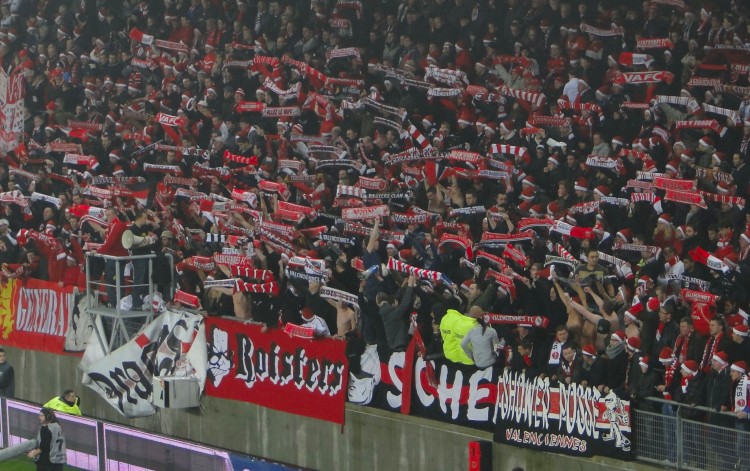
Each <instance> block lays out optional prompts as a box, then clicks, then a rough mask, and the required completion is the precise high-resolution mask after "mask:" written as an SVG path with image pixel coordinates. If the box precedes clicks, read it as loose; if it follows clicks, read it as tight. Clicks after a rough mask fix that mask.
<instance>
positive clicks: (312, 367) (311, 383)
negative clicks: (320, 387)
mask: <svg viewBox="0 0 750 471" xmlns="http://www.w3.org/2000/svg"><path fill="white" fill-rule="evenodd" d="M319 377H320V363H319V362H318V360H315V359H312V360H311V361H310V363H309V364H308V368H307V371H305V387H306V388H307V390H308V391H310V392H314V391H315V388H316V385H317V383H318V380H319Z"/></svg>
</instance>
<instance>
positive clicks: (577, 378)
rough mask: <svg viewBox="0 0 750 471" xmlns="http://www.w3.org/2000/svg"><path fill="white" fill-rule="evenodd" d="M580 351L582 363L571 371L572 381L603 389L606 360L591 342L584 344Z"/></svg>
mask: <svg viewBox="0 0 750 471" xmlns="http://www.w3.org/2000/svg"><path fill="white" fill-rule="evenodd" d="M581 353H582V354H583V364H582V365H581V368H578V369H577V370H576V371H574V372H573V382H574V383H577V384H580V385H581V386H589V387H592V388H596V389H598V390H599V391H600V392H601V391H603V390H604V387H605V386H606V383H607V369H606V368H607V365H606V360H604V359H602V358H600V357H599V355H598V354H597V351H596V347H594V346H593V345H591V344H589V345H584V346H583V348H582V349H581Z"/></svg>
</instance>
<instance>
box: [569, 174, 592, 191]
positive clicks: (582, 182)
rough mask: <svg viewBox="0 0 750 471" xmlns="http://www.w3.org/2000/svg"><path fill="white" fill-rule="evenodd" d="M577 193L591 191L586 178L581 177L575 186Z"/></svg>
mask: <svg viewBox="0 0 750 471" xmlns="http://www.w3.org/2000/svg"><path fill="white" fill-rule="evenodd" d="M573 189H574V190H575V191H589V182H588V181H586V179H585V178H583V177H579V178H578V179H577V180H576V183H575V185H573Z"/></svg>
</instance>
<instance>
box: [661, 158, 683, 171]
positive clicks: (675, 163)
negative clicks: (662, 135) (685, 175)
mask: <svg viewBox="0 0 750 471" xmlns="http://www.w3.org/2000/svg"><path fill="white" fill-rule="evenodd" d="M664 168H665V170H668V171H670V172H673V173H677V172H678V171H679V168H680V161H679V160H670V161H669V162H667V165H666V167H664Z"/></svg>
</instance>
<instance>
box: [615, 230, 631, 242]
mask: <svg viewBox="0 0 750 471" xmlns="http://www.w3.org/2000/svg"><path fill="white" fill-rule="evenodd" d="M615 235H616V236H617V237H619V238H620V239H622V240H623V242H630V238H631V237H632V236H633V234H632V233H631V232H630V229H620V230H619V231H617V233H616V234H615Z"/></svg>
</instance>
